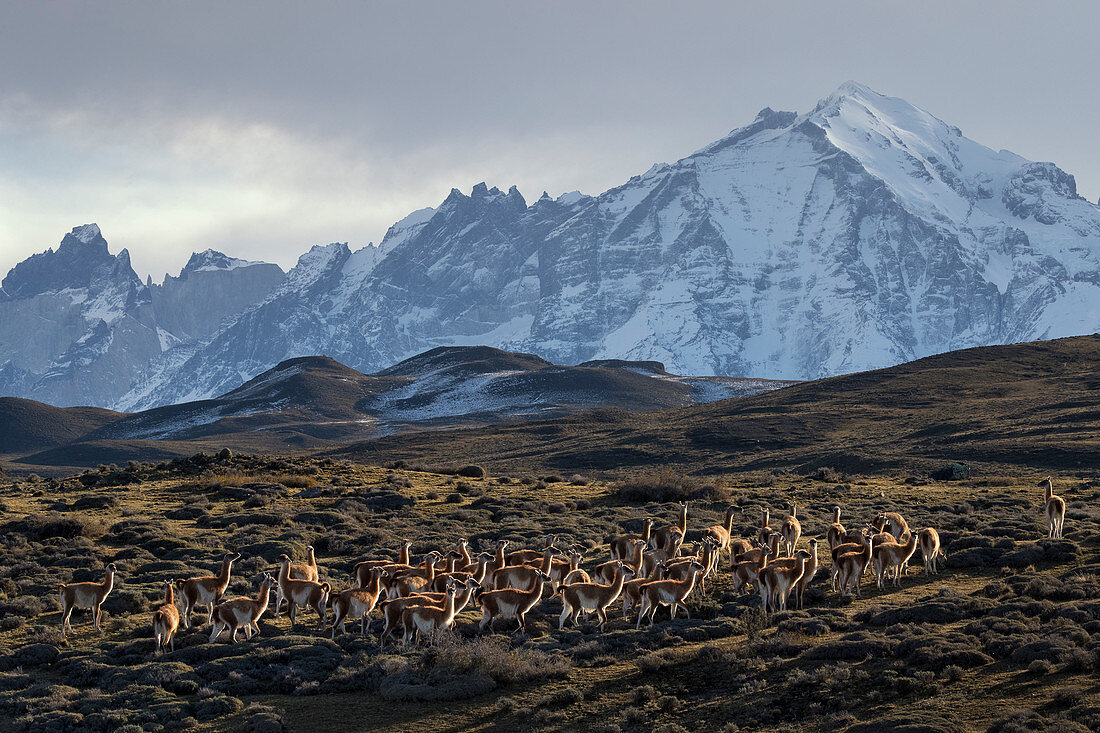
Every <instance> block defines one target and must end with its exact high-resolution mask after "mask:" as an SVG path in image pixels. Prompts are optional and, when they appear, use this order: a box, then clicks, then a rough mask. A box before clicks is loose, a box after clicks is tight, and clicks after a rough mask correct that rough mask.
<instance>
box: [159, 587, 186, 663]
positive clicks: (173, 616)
mask: <svg viewBox="0 0 1100 733" xmlns="http://www.w3.org/2000/svg"><path fill="white" fill-rule="evenodd" d="M179 625H180V610H179V609H178V608H176V593H175V587H174V586H173V585H172V581H171V580H166V581H164V603H163V604H161V605H160V606H159V607H157V610H155V611H153V640H154V641H155V643H156V652H157V653H158V654H163V653H164V649H165V647H170V648H171V649H172V651H175V650H176V639H175V636H176V630H177V629H178V628H179Z"/></svg>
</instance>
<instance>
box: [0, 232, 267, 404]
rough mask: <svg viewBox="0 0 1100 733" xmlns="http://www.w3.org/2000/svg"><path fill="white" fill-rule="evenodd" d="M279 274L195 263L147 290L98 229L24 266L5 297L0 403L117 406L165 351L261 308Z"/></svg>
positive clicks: (225, 263)
mask: <svg viewBox="0 0 1100 733" xmlns="http://www.w3.org/2000/svg"><path fill="white" fill-rule="evenodd" d="M283 278H284V275H283V272H282V271H281V270H280V269H279V268H278V267H277V266H275V265H269V264H266V263H252V262H245V261H243V260H234V259H232V258H228V257H226V256H225V255H223V254H221V253H219V252H213V251H207V252H203V253H201V254H196V255H194V256H193V257H192V258H191V261H190V262H188V264H187V266H186V267H185V268H184V269H183V271H182V272H181V273H180V276H179V277H178V278H172V277H167V278H166V279H165V282H164V284H163V285H153V284H152V283H151V282H150V283H142V282H141V280H140V279H139V278H138V276H137V274H136V273H135V272H134V270H133V268H132V267H131V265H130V255H129V253H128V252H127V251H126V250H123V251H122V252H120V253H119V254H118V255H112V254H111V253H110V252H109V250H108V247H107V241H106V240H105V239H104V238H103V234H102V233H101V232H100V230H99V227H98V226H96V225H95V224H86V225H84V226H79V227H76V228H74V229H73V230H72V231H71V232H70V233H69V234H67V235H65V237H64V239H62V240H61V244H60V246H58V248H57V249H56V250H52V249H50V250H47V251H46V252H43V253H41V254H37V255H34V256H32V257H30V258H29V259H27V260H25V261H23V262H21V263H19V264H18V265H16V266H15V267H14V268H12V270H11V272H9V273H8V275H7V277H5V278H4V280H3V287H2V288H0V395H13V396H18V397H28V398H32V399H36V400H40V401H43V402H48V403H51V404H54V405H62V406H64V405H113V404H115V403H117V402H118V400H119V398H120V397H121V396H122V395H123V394H125V393H127V392H129V391H131V390H132V389H134V388H135V385H136V384H137V382H138V377H139V375H140V373H141V372H142V370H144V369H146V368H147V366H148V364H149V363H150V361H151V360H152V359H154V358H155V357H157V356H159V355H160V354H161V353H162V352H164V351H166V350H169V349H172V348H173V347H176V346H178V345H181V344H184V345H190V344H195V343H196V342H197V340H198V339H201V338H202V337H205V336H208V335H209V334H210V333H211V332H213V331H215V330H216V329H217V328H218V326H220V325H221V324H222V322H223V321H224V320H226V319H227V318H230V317H232V316H236V315H238V314H239V313H240V312H241V311H243V310H244V309H245V308H247V307H249V306H252V305H255V304H256V303H258V302H260V301H262V300H263V299H264V297H266V295H267V294H268V293H269V292H270V291H271V290H272V289H273V288H274V287H275V286H277V285H278V284H280V283H281V282H282V280H283Z"/></svg>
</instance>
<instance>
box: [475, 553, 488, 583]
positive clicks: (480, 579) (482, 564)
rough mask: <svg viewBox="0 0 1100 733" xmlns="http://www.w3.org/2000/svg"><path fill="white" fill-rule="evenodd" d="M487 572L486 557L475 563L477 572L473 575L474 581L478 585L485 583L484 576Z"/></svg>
mask: <svg viewBox="0 0 1100 733" xmlns="http://www.w3.org/2000/svg"><path fill="white" fill-rule="evenodd" d="M488 572H489V559H488V558H486V557H483V558H481V559H480V560H478V562H477V572H476V573H474V580H476V581H477V584H478V585H481V584H482V583H484V582H485V575H486V574H487V573H488Z"/></svg>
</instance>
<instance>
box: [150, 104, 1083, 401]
mask: <svg viewBox="0 0 1100 733" xmlns="http://www.w3.org/2000/svg"><path fill="white" fill-rule="evenodd" d="M369 254H370V257H369V260H370V261H369V262H366V263H359V264H358V265H356V266H354V267H350V266H349V262H350V261H352V260H353V259H354V258H356V257H363V258H364V259H366V257H365V255H362V254H361V253H356V254H355V255H353V254H351V252H350V251H349V250H347V248H346V247H343V246H342V245H333V246H331V247H329V248H326V249H322V250H321V251H320V252H318V251H316V250H315V251H314V252H311V253H310V254H309V255H307V256H306V257H304V258H303V260H302V261H301V262H300V263H299V265H298V267H296V268H295V270H294V271H293V272H292V273H291V275H290V279H291V280H297V281H301V282H303V283H307V284H308V285H307V286H306V287H304V288H301V289H298V288H294V289H289V290H288V289H286V288H284V289H283V291H282V294H281V295H279V296H276V297H274V298H272V299H270V300H268V301H267V302H266V303H264V304H263V305H261V306H259V307H258V308H256V309H253V310H252V311H250V312H248V313H246V314H245V315H244V316H243V317H241V318H240V319H238V320H237V322H236V323H234V324H232V325H230V326H228V327H227V328H226V329H224V330H222V331H221V332H220V333H219V334H217V335H216V336H215V337H214V338H213V339H212V340H211V341H210V343H209V344H208V345H207V346H205V347H204V348H202V349H199V350H197V351H196V352H195V353H194V354H193V355H191V357H190V358H189V359H188V360H187V361H185V362H183V363H181V364H178V365H177V366H176V367H175V368H174V369H172V370H169V371H164V372H161V373H160V374H159V375H158V378H157V381H158V382H159V385H158V387H157V388H156V389H154V390H150V391H147V392H146V394H145V395H144V396H143V399H142V400H141V401H140V402H139V403H138V404H140V405H142V406H152V405H155V404H164V403H167V402H172V401H177V400H179V399H181V398H183V397H188V398H195V397H199V396H206V395H210V394H217V393H219V392H222V391H224V390H226V389H228V388H231V387H232V386H233V385H235V384H237V383H238V382H239V381H240V380H241V379H242V378H247V377H251V376H254V375H255V374H258V373H259V372H260V371H262V370H263V369H264V368H266V367H269V366H270V365H271V364H274V363H276V362H277V361H279V360H281V359H285V358H291V357H294V356H301V355H305V354H311V353H326V354H330V355H332V356H333V357H334V358H337V359H339V360H341V361H342V362H344V363H347V364H349V365H351V366H353V367H355V368H357V369H361V370H374V369H377V368H379V367H381V366H383V365H384V364H386V363H390V362H392V361H395V360H397V359H401V358H404V357H407V356H409V355H411V354H414V353H418V352H420V351H424V350H426V349H428V348H431V347H433V346H438V345H445V344H475V343H481V344H488V345H492V346H497V347H500V348H505V349H510V350H522V351H530V352H534V353H537V354H539V355H540V356H543V357H545V358H547V359H550V360H552V361H555V362H558V363H577V362H580V361H584V360H588V359H599V358H624V359H634V360H646V359H656V360H660V361H663V362H665V363H666V364H667V365H668V366H669V368H670V369H671V370H673V371H676V372H678V373H682V374H725V375H760V376H768V377H774V378H790V379H804V378H813V377H820V376H825V375H830V374H837V373H841V372H848V371H854V370H859V369H867V368H874V367H880V366H885V365H888V364H894V363H898V362H901V361H906V360H909V359H914V358H917V357H921V356H925V355H928V354H932V353H936V352H941V351H947V350H950V349H955V348H962V347H967V346H975V345H982V344H997V343H1006V342H1013V341H1022V340H1031V339H1040V338H1050V337H1054V336H1063V335H1071V334H1080V333H1090V332H1093V331H1095V330H1096V329H1097V325H1098V324H1100V208H1098V207H1097V206H1095V205H1093V204H1090V203H1089V202H1087V201H1085V200H1084V199H1083V198H1081V197H1079V196H1078V195H1077V193H1076V186H1075V182H1074V180H1073V177H1072V176H1070V175H1068V174H1067V173H1065V172H1063V171H1061V170H1059V169H1058V168H1057V167H1056V166H1054V165H1053V164H1051V163H1033V162H1030V161H1027V160H1025V159H1023V158H1021V157H1019V156H1017V155H1015V154H1013V153H1010V152H1007V151H1001V152H996V151H993V150H990V149H989V148H986V147H984V146H982V145H980V144H978V143H976V142H973V141H971V140H969V139H967V138H966V137H964V136H963V135H962V133H961V131H960V130H959V129H958V128H956V127H952V126H951V125H948V124H946V123H944V122H942V121H940V120H939V119H937V118H936V117H934V116H932V115H931V114H929V113H927V112H925V111H923V110H921V109H918V108H917V107H914V106H913V105H910V104H909V103H907V102H905V101H903V100H901V99H896V98H892V97H887V96H884V95H881V94H878V93H876V92H874V91H872V90H870V89H868V88H867V87H865V86H862V85H859V84H856V83H852V82H849V83H846V84H844V85H843V86H841V87H840V88H839V89H838V90H837V91H836V92H835V93H833V94H831V95H830V96H828V97H827V98H825V99H824V100H822V101H821V102H820V103H819V104H818V105H817V106H816V107H815V108H814V109H812V110H811V111H810V112H808V113H805V114H801V115H800V114H796V113H794V112H775V111H773V110H771V109H765V110H763V111H762V112H760V114H759V115H757V117H756V119H755V120H754V121H753V122H752V123H751V124H750V125H748V126H746V127H743V128H740V129H737V130H734V131H733V132H732V133H730V134H729V135H728V136H726V137H725V138H723V139H721V140H718V141H717V142H715V143H712V144H711V145H708V146H706V147H704V148H703V149H702V150H699V151H698V152H696V153H695V154H693V155H690V156H688V157H686V158H684V159H682V160H680V161H677V162H676V163H673V164H671V165H655V166H653V168H651V169H650V170H649V171H647V172H646V173H645V174H643V175H640V176H635V177H634V178H631V179H630V180H629V181H627V182H626V183H625V184H623V185H622V186H619V187H617V188H614V189H611V190H610V191H607V192H605V193H603V194H601V195H599V196H596V197H589V196H583V195H580V194H567V195H565V196H562V197H560V198H558V199H556V200H553V199H550V198H549V197H547V196H543V197H542V198H540V199H538V200H537V201H536V202H535V203H533V204H531V205H528V204H527V203H526V202H525V201H524V199H523V197H522V196H521V195H520V194H519V192H518V191H516V190H515V189H514V188H513V189H511V190H509V191H508V192H507V193H505V192H502V191H500V190H498V189H496V188H487V187H486V186H485V185H484V184H479V185H477V186H475V187H474V189H473V191H472V192H471V193H470V195H469V196H466V195H464V194H462V193H460V192H459V191H457V190H455V191H452V193H451V195H450V196H448V197H447V199H446V200H445V201H444V202H443V203H442V204H441V205H440V206H439V208H437V209H434V210H433V209H427V210H423V211H420V212H417V213H416V214H414V215H413V216H411V217H409V219H407V220H406V221H404V222H401V223H399V224H398V225H395V226H394V228H393V229H391V230H390V232H389V234H388V235H387V236H386V238H385V240H384V241H383V242H382V245H381V247H380V248H378V249H377V250H375V249H374V248H371V249H370V251H369Z"/></svg>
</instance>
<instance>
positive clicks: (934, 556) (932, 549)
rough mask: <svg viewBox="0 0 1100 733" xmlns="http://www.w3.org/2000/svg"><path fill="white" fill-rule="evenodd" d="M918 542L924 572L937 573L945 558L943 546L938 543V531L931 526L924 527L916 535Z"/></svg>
mask: <svg viewBox="0 0 1100 733" xmlns="http://www.w3.org/2000/svg"><path fill="white" fill-rule="evenodd" d="M917 538H918V541H919V542H920V553H921V557H923V558H924V572H925V573H927V574H929V575H938V574H939V572H940V571H939V568H938V567H937V565H942V564H943V562H944V560H945V555H944V554H943V547H942V546H941V545H940V533H939V532H937V531H936V530H935V529H933V528H932V527H925V528H924V529H922V530H921V531H920V533H919V534H918V535H917Z"/></svg>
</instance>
